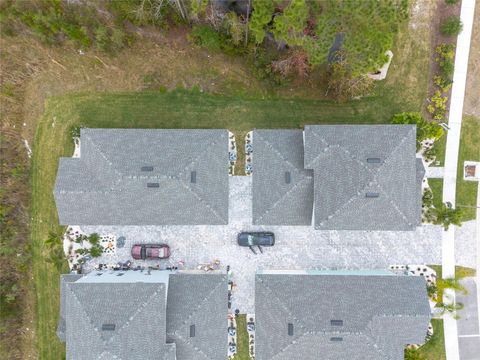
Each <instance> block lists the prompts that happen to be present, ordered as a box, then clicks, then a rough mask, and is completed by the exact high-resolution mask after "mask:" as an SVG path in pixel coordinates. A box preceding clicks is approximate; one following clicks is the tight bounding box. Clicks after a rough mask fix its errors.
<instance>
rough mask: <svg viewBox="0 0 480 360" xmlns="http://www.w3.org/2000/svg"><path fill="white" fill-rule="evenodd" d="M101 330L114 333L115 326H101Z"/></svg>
mask: <svg viewBox="0 0 480 360" xmlns="http://www.w3.org/2000/svg"><path fill="white" fill-rule="evenodd" d="M102 330H103V331H114V330H115V324H102Z"/></svg>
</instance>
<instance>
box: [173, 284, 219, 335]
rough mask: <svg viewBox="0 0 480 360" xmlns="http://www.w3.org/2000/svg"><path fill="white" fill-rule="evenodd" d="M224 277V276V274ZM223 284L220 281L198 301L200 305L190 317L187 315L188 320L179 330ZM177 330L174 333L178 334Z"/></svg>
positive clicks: (185, 323)
mask: <svg viewBox="0 0 480 360" xmlns="http://www.w3.org/2000/svg"><path fill="white" fill-rule="evenodd" d="M222 277H224V276H222ZM221 284H222V282H219V283H218V284H217V285H215V287H214V288H213V289H212V290H211V291H210V292H209V293H208V294H207V295H206V296H205V297H204V298H203V299H202V300H201V301H199V302H198V306H197V307H196V309H194V310H193V311H192V312H191V313H190V314H189V315H188V317H187V318H186V320H185V321H184V325H183V326H181V327H180V328H179V329H178V330H180V329H183V328H184V327H185V326H187V321H188V320H190V319H191V318H192V317H193V315H195V314H196V312H197V311H198V310H199V309H200V308H201V307H202V305H203V304H204V303H205V301H206V300H208V298H209V297H210V295H212V294H213V292H214V291H216V290H217V288H218V287H219V286H220V285H221ZM178 330H177V331H178ZM177 331H175V332H174V333H173V334H176V333H177Z"/></svg>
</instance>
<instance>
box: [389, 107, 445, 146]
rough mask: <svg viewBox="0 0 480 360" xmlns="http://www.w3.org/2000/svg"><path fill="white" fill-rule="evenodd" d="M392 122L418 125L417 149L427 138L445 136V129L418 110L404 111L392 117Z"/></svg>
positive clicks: (435, 138)
mask: <svg viewBox="0 0 480 360" xmlns="http://www.w3.org/2000/svg"><path fill="white" fill-rule="evenodd" d="M392 124H411V125H417V150H418V149H420V146H421V142H422V141H423V140H425V139H434V140H438V139H440V138H441V137H442V136H443V133H444V130H443V128H441V127H440V126H439V125H438V124H437V123H435V122H429V121H426V120H425V119H424V118H423V116H422V114H420V113H418V112H404V113H400V114H395V115H393V117H392Z"/></svg>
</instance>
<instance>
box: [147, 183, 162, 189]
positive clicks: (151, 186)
mask: <svg viewBox="0 0 480 360" xmlns="http://www.w3.org/2000/svg"><path fill="white" fill-rule="evenodd" d="M159 187H160V184H159V183H147V188H159Z"/></svg>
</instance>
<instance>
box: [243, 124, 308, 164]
mask: <svg viewBox="0 0 480 360" xmlns="http://www.w3.org/2000/svg"><path fill="white" fill-rule="evenodd" d="M256 134H257V136H259V137H260V139H262V140H263V142H264V143H265V144H267V146H268V147H269V148H270V149H271V150H273V152H274V153H275V154H277V155H278V156H280V158H281V159H282V160H283V161H284V162H286V163H287V164H288V165H290V166H291V167H293V169H294V170H295V172H297V173H300V171H299V170H297V167H296V166H295V165H293V164H292V163H291V162H290V161H288V160H287V159H285V157H283V156H282V154H281V153H280V151H278V149H277V148H276V147H275V146H273V145H272V144H271V143H270V142H269V141H268V140H265V138H264V137H263V136H262V135H260V134H258V133H256ZM254 136H255V132H254V133H253V135H252V141H255V140H254V139H253V137H254ZM253 146H255V144H254V145H253ZM254 150H255V149H254ZM254 159H255V158H254ZM254 161H255V160H254ZM303 170H305V168H304V169H303ZM307 170H308V169H307Z"/></svg>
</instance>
